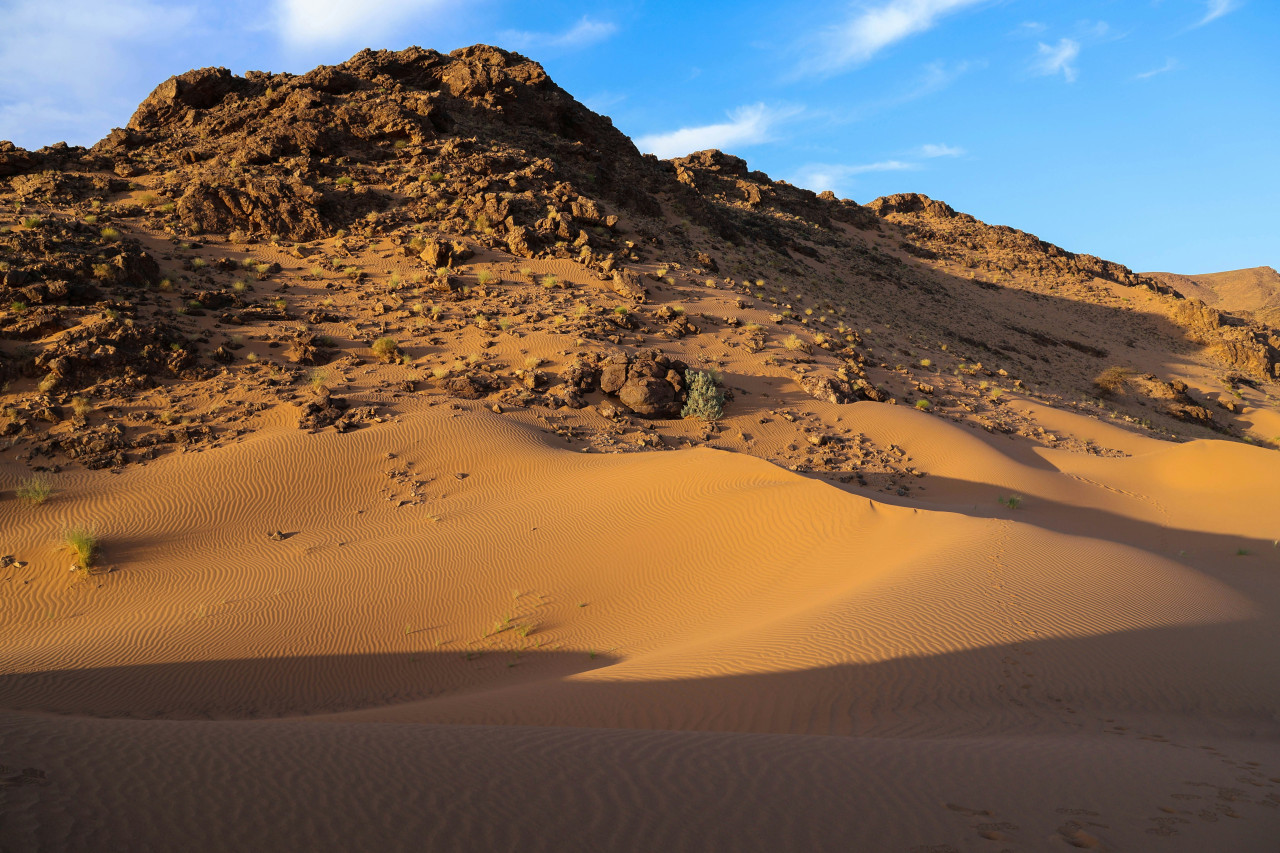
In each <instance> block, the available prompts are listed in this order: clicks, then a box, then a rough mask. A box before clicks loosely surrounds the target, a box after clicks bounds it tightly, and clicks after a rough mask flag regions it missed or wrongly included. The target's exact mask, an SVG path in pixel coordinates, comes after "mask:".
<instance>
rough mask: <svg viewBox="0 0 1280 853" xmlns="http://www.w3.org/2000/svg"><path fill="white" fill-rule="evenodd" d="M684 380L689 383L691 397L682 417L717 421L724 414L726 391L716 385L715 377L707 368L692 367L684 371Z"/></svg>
mask: <svg viewBox="0 0 1280 853" xmlns="http://www.w3.org/2000/svg"><path fill="white" fill-rule="evenodd" d="M684 381H685V382H686V383H688V385H689V398H688V400H687V401H686V402H685V404H684V408H683V409H681V410H680V417H682V418H701V419H702V420H704V421H715V420H719V419H720V418H721V417H722V416H723V415H724V391H722V390H721V389H720V388H719V386H717V385H716V380H715V377H713V376H712V375H711V374H710V373H708V372H707V371H705V370H692V369H690V370H686V371H685V372H684Z"/></svg>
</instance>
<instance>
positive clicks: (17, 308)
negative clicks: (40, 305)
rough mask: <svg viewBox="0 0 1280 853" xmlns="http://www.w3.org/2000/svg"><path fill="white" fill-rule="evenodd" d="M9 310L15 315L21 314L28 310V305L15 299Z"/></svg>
mask: <svg viewBox="0 0 1280 853" xmlns="http://www.w3.org/2000/svg"><path fill="white" fill-rule="evenodd" d="M9 310H10V311H12V312H13V313H15V314H21V313H22V312H23V311H26V310H27V303H25V302H23V301H22V300H21V299H15V300H13V301H12V302H10V303H9Z"/></svg>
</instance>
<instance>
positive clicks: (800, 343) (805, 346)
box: [782, 333, 813, 353]
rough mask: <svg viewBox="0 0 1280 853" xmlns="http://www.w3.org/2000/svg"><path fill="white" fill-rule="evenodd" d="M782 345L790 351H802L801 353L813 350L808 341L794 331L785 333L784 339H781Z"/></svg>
mask: <svg viewBox="0 0 1280 853" xmlns="http://www.w3.org/2000/svg"><path fill="white" fill-rule="evenodd" d="M782 345H783V346H784V347H786V348H787V349H789V350H791V351H792V352H803V353H811V352H813V347H812V346H811V345H810V344H809V342H808V341H806V340H805V339H804V338H802V337H800V336H799V335H797V334H794V333H792V334H790V335H787V337H786V339H785V340H783V342H782Z"/></svg>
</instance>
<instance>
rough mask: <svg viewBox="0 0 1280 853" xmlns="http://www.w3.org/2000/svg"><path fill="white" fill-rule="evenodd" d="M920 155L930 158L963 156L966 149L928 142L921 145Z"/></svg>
mask: <svg viewBox="0 0 1280 853" xmlns="http://www.w3.org/2000/svg"><path fill="white" fill-rule="evenodd" d="M920 156H921V157H928V158H930V159H932V158H935V157H963V156H964V149H963V148H956V147H955V146H954V145H933V144H926V145H921V146H920Z"/></svg>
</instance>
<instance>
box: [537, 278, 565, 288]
mask: <svg viewBox="0 0 1280 853" xmlns="http://www.w3.org/2000/svg"><path fill="white" fill-rule="evenodd" d="M538 283H539V284H541V285H542V286H543V287H545V288H546V289H547V290H550V289H551V288H553V287H558V286H559V284H560V279H558V278H556V277H555V276H553V275H544V276H543V277H542V278H541V279H539V280H538Z"/></svg>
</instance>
